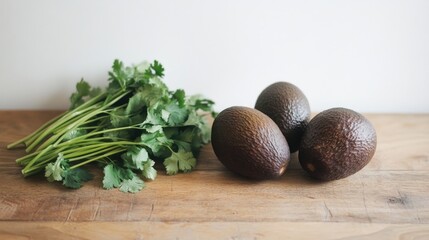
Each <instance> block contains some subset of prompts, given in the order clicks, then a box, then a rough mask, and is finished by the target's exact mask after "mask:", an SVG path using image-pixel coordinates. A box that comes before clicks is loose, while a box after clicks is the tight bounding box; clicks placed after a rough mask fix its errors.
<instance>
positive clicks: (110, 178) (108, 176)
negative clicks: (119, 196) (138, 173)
mask: <svg viewBox="0 0 429 240" xmlns="http://www.w3.org/2000/svg"><path fill="white" fill-rule="evenodd" d="M103 173H104V177H103V187H104V188H105V189H112V188H117V187H119V185H120V184H121V182H122V178H121V176H120V174H119V169H118V168H117V167H116V166H115V165H114V164H109V165H106V166H105V167H104V170H103Z"/></svg>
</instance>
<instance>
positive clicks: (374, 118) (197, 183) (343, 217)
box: [0, 111, 429, 239]
mask: <svg viewBox="0 0 429 240" xmlns="http://www.w3.org/2000/svg"><path fill="white" fill-rule="evenodd" d="M58 113H59V112H54V111H0V177H1V179H2V181H1V183H0V184H1V186H0V239H8V238H10V239H21V238H22V239H29V238H30V239H31V238H34V239H44V236H47V235H49V236H52V238H54V239H55V238H57V239H68V238H70V239H75V238H78V239H79V238H81V239H96V238H99V239H108V238H112V239H124V238H127V239H146V238H148V239H153V238H160V239H170V238H171V239H201V238H204V239H208V238H211V239H266V238H270V239H271V238H274V239H280V238H282V239H284V237H286V236H292V237H294V238H297V239H315V238H317V237H319V239H429V115H427V114H425V115H399V114H367V115H366V116H367V117H368V119H369V120H370V121H371V122H372V123H373V124H374V126H375V128H376V130H377V134H378V146H377V151H376V154H375V156H374V158H373V159H372V161H371V162H370V163H369V164H368V165H367V166H366V167H365V168H364V169H363V170H362V171H360V172H359V173H357V174H355V175H352V176H350V177H348V178H345V179H342V180H338V181H333V182H318V181H315V180H313V179H311V178H309V177H308V176H307V175H306V173H305V172H304V171H303V170H301V168H300V166H299V163H298V162H297V156H296V154H294V155H293V156H292V162H291V165H290V166H289V168H288V170H287V171H286V173H285V175H283V176H282V177H280V178H279V179H276V180H269V181H251V180H247V179H243V178H241V177H238V176H236V175H234V174H232V173H230V172H229V171H227V170H226V169H225V168H224V167H223V166H222V165H221V164H220V163H219V161H218V160H217V159H216V156H215V155H214V153H213V150H212V148H211V146H210V145H207V146H205V147H204V148H203V150H202V152H201V155H200V157H199V161H198V166H197V169H196V170H195V171H193V172H191V173H187V174H178V175H175V176H167V175H165V173H164V172H163V171H162V169H160V171H159V175H158V178H157V179H156V180H155V181H153V182H147V184H146V188H145V189H144V190H143V191H141V192H139V193H137V194H125V193H122V192H119V191H118V190H104V189H102V187H101V186H102V184H101V172H100V171H99V170H98V169H92V172H93V173H94V174H95V176H96V177H95V179H94V180H92V181H90V182H88V183H86V184H85V185H84V186H83V187H82V188H81V189H79V190H69V189H65V188H63V187H62V186H61V185H60V184H52V183H48V182H47V181H46V180H45V179H44V177H43V176H35V177H29V178H23V177H22V175H21V173H20V167H19V166H17V165H16V164H15V161H14V160H15V159H16V158H17V157H20V156H22V155H23V154H24V152H23V150H6V149H5V146H6V145H7V144H8V143H10V142H12V141H14V140H17V139H18V138H21V137H23V136H25V135H26V134H28V133H30V132H31V131H32V130H34V129H36V128H37V127H38V126H40V125H41V124H42V123H44V122H45V121H47V120H48V119H50V118H52V117H53V116H55V115H56V114H58Z"/></svg>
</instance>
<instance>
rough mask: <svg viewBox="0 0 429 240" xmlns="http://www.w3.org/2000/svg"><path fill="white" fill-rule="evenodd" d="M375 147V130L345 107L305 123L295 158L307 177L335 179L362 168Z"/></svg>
mask: <svg viewBox="0 0 429 240" xmlns="http://www.w3.org/2000/svg"><path fill="white" fill-rule="evenodd" d="M376 145H377V135H376V132H375V129H374V127H373V126H372V124H371V123H370V122H369V121H368V120H367V119H366V118H365V117H364V116H363V115H361V114H359V113H357V112H355V111H353V110H350V109H346V108H331V109H328V110H325V111H323V112H321V113H319V114H317V115H316V116H315V117H314V118H313V119H312V120H311V121H310V123H309V124H308V126H307V129H306V131H305V133H304V135H303V136H302V140H301V145H300V148H299V153H298V158H299V162H300V164H301V166H302V167H303V168H304V170H305V171H307V172H308V173H309V174H310V176H312V177H314V178H317V179H321V180H337V179H341V178H345V177H348V176H350V175H352V174H354V173H356V172H358V171H359V170H361V169H362V168H363V167H365V166H366V165H367V164H368V162H369V161H370V160H371V158H372V157H373V155H374V153H375V149H376Z"/></svg>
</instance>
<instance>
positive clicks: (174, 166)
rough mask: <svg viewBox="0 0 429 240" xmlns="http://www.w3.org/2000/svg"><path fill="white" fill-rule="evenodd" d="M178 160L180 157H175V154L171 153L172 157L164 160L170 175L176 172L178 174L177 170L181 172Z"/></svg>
mask: <svg viewBox="0 0 429 240" xmlns="http://www.w3.org/2000/svg"><path fill="white" fill-rule="evenodd" d="M178 161H179V159H177V158H175V157H173V155H171V156H170V157H168V158H166V159H165V160H164V166H165V170H166V171H167V174H168V175H174V174H177V172H179V164H178Z"/></svg>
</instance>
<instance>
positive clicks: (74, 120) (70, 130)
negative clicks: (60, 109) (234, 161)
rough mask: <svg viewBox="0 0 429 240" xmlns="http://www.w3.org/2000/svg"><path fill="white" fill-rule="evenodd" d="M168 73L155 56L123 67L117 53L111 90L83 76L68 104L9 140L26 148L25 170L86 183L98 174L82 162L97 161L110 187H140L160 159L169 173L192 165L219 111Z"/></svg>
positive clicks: (74, 183) (70, 183)
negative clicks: (174, 83)
mask: <svg viewBox="0 0 429 240" xmlns="http://www.w3.org/2000/svg"><path fill="white" fill-rule="evenodd" d="M163 76H164V68H163V67H162V65H161V64H160V63H159V62H157V61H154V62H153V63H151V64H148V63H142V64H140V65H133V66H128V67H125V66H124V64H123V63H122V62H121V61H119V60H115V61H114V63H113V66H112V70H111V71H110V72H109V84H108V87H107V88H106V89H105V90H101V89H100V88H94V87H91V86H90V85H89V84H88V83H87V82H86V81H84V80H83V79H82V80H81V81H80V82H78V83H77V84H76V92H75V93H73V94H72V95H71V97H70V101H71V106H70V109H69V110H68V111H66V112H64V113H63V114H61V115H60V116H58V117H56V118H54V119H52V120H50V121H49V122H47V123H46V124H44V125H43V126H41V127H40V128H39V129H37V130H36V131H35V132H33V133H32V134H30V135H28V136H26V137H25V138H23V139H21V140H19V141H17V142H14V143H12V144H10V145H8V148H9V149H11V148H16V147H19V146H24V147H25V149H26V152H27V153H28V154H27V155H26V156H24V157H21V158H19V159H17V160H16V162H17V163H18V164H20V165H22V167H23V169H22V174H23V175H24V176H30V175H33V174H36V173H39V172H44V174H45V176H46V178H47V180H48V181H50V182H53V181H60V182H62V183H63V185H64V186H66V187H69V188H80V187H81V186H82V184H83V183H84V182H85V181H88V180H90V179H92V174H91V173H90V172H89V171H88V170H86V169H85V168H84V166H86V165H87V164H91V163H96V164H94V165H95V166H99V167H101V168H103V173H104V178H103V187H104V188H105V189H112V188H119V189H120V190H121V191H123V192H133V193H134V192H138V191H140V190H141V189H142V188H143V187H144V181H143V180H142V179H149V180H154V179H155V178H156V176H157V170H156V169H155V168H154V165H155V163H157V162H159V163H162V164H163V166H164V167H165V170H166V173H167V174H169V175H173V174H176V173H178V172H188V171H191V170H192V169H193V168H194V167H195V165H196V156H197V154H198V152H199V149H200V148H201V147H202V146H203V145H204V144H206V143H208V142H209V140H210V132H211V131H210V125H209V123H208V122H207V116H206V115H208V114H211V115H214V114H215V113H214V111H213V108H212V106H213V104H214V103H213V101H211V100H208V99H204V98H202V97H200V96H190V97H188V96H186V95H185V92H184V90H181V89H179V90H176V91H170V90H169V89H168V87H167V86H166V85H165V83H164V82H163V81H162V77H163Z"/></svg>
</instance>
